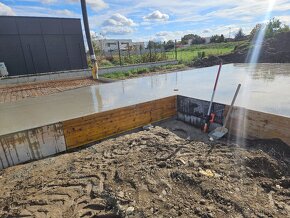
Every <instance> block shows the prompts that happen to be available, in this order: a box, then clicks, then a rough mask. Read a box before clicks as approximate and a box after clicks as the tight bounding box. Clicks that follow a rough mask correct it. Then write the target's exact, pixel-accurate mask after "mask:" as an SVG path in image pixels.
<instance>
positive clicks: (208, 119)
mask: <svg viewBox="0 0 290 218" xmlns="http://www.w3.org/2000/svg"><path fill="white" fill-rule="evenodd" d="M222 65H223V64H222V62H221V63H220V65H219V70H218V73H217V76H216V79H215V84H214V87H213V92H212V96H211V100H210V105H209V108H208V112H207V115H206V118H205V123H204V126H203V127H202V130H203V132H205V133H206V132H208V128H209V124H210V118H211V117H210V113H211V108H212V104H213V99H214V95H215V91H216V87H217V84H218V81H219V77H220V73H221V69H222Z"/></svg>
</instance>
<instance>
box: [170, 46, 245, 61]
mask: <svg viewBox="0 0 290 218" xmlns="http://www.w3.org/2000/svg"><path fill="white" fill-rule="evenodd" d="M242 44H245V42H244V41H239V42H227V43H210V44H203V45H193V46H190V47H187V48H179V49H177V60H179V61H180V62H182V63H184V64H188V63H190V62H191V61H193V60H196V59H197V58H200V57H209V56H211V55H214V56H219V55H225V54H229V53H231V52H233V51H234V50H235V48H236V47H238V46H239V45H242ZM166 55H167V58H168V59H172V58H174V57H175V54H174V51H169V52H167V54H166Z"/></svg>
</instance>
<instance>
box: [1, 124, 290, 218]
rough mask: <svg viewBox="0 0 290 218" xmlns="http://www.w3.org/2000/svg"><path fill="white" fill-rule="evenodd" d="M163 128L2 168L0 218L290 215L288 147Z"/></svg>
mask: <svg viewBox="0 0 290 218" xmlns="http://www.w3.org/2000/svg"><path fill="white" fill-rule="evenodd" d="M161 126H163V127H164V128H162V127H160V126H157V127H154V128H151V129H149V130H147V131H140V132H137V133H132V134H127V135H124V136H120V137H117V138H114V139H109V140H106V141H103V142H101V143H98V144H96V145H93V146H91V147H88V148H86V149H83V150H78V151H75V152H73V153H67V154H63V155H60V156H56V157H51V158H47V159H44V160H40V161H37V162H32V163H28V164H25V165H20V166H15V167H11V168H8V169H6V170H3V171H1V172H0V175H1V177H0V184H1V189H0V216H1V217H69V218H71V217H289V216H290V206H289V205H290V189H289V188H290V168H289V166H290V165H289V157H290V156H289V151H290V149H289V147H288V146H287V145H284V144H283V143H281V142H280V141H276V140H273V141H252V142H248V143H247V144H248V145H249V146H247V147H245V146H237V145H235V144H233V143H231V142H227V143H226V142H219V143H211V142H209V141H207V139H206V137H205V136H204V135H201V133H200V132H199V131H198V130H195V131H196V132H195V133H194V131H193V132H190V133H189V132H188V131H189V129H190V127H186V128H181V127H182V126H185V124H180V123H179V122H178V121H173V122H171V123H170V125H161ZM180 126H181V127H180ZM165 127H168V128H169V129H166V128H165ZM175 132H176V134H175ZM193 134H195V135H196V136H198V137H193ZM276 148H278V149H276Z"/></svg>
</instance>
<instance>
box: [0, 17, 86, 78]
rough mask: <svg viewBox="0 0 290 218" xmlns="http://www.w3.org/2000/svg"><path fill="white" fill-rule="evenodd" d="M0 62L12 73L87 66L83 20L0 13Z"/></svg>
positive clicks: (50, 70)
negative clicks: (1, 14)
mask: <svg viewBox="0 0 290 218" xmlns="http://www.w3.org/2000/svg"><path fill="white" fill-rule="evenodd" d="M0 62H4V63H5V65H6V67H7V69H8V72H9V76H15V75H27V74H36V73H43V72H55V71H62V70H76V69H85V68H87V67H88V65H87V59H86V54H85V47H84V39H83V34H82V28H81V22H80V19H71V18H43V17H18V16H17V17H16V16H0Z"/></svg>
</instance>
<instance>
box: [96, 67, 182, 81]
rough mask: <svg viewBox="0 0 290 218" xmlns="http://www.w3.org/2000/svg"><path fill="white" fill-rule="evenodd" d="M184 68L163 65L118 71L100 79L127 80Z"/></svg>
mask: <svg viewBox="0 0 290 218" xmlns="http://www.w3.org/2000/svg"><path fill="white" fill-rule="evenodd" d="M185 67H186V66H185V65H184V64H176V65H164V66H158V67H152V68H149V67H148V68H138V69H133V70H129V71H125V72H124V71H119V72H114V73H106V74H103V75H101V77H104V78H108V79H127V78H132V77H137V76H138V75H142V74H146V73H150V72H162V71H167V70H168V71H169V70H179V69H184V68H185Z"/></svg>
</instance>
